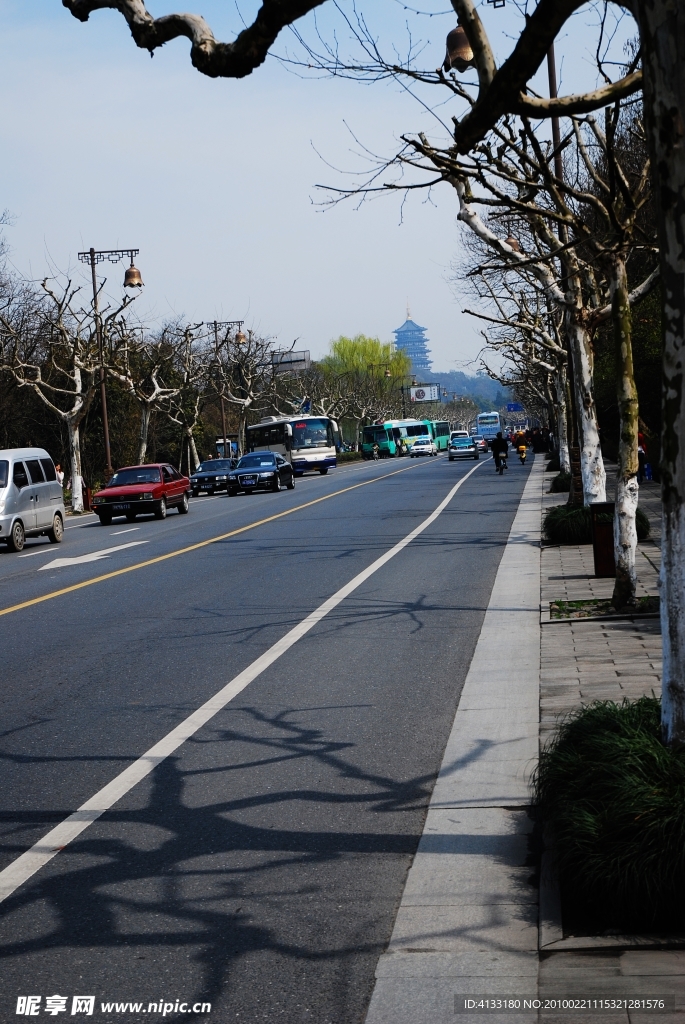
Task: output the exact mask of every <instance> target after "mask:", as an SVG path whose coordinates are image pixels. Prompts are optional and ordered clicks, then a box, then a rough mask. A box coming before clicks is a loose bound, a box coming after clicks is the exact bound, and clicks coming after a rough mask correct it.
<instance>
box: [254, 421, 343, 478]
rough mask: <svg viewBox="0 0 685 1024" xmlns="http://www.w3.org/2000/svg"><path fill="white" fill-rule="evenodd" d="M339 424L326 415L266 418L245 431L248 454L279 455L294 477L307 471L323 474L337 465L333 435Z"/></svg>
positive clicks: (336, 431)
mask: <svg viewBox="0 0 685 1024" xmlns="http://www.w3.org/2000/svg"><path fill="white" fill-rule="evenodd" d="M337 433H339V431H338V424H337V423H336V422H335V420H332V419H330V418H329V417H328V416H265V417H264V418H263V419H262V420H261V421H260V422H259V423H256V424H255V425H254V426H253V427H248V428H247V430H246V447H247V450H248V452H259V451H271V452H278V453H279V455H282V456H283V458H284V459H287V460H288V462H289V463H290V464H291V466H292V467H293V470H294V471H295V476H302V474H303V473H304V472H306V471H307V470H308V469H315V470H318V472H319V473H321V474H322V475H324V474H325V473H327V472H328V470H329V469H330V468H331V467H332V466H333V467H335V466H336V465H337V458H336V444H335V434H337Z"/></svg>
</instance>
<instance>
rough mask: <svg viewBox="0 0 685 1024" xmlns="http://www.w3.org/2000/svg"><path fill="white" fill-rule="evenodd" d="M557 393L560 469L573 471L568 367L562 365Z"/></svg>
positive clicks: (563, 471)
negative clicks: (569, 433)
mask: <svg viewBox="0 0 685 1024" xmlns="http://www.w3.org/2000/svg"><path fill="white" fill-rule="evenodd" d="M555 390H556V393H557V434H558V440H559V469H560V470H561V472H562V473H570V472H571V456H570V455H569V450H568V406H567V404H566V369H565V368H564V367H561V368H560V369H559V372H558V373H557V379H556V382H555Z"/></svg>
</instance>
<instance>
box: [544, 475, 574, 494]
mask: <svg viewBox="0 0 685 1024" xmlns="http://www.w3.org/2000/svg"><path fill="white" fill-rule="evenodd" d="M549 489H550V491H551V492H552V493H554V494H564V493H567V492H568V491H570V490H571V474H570V473H558V474H557V475H556V476H555V477H554V479H553V480H552V483H551V484H550V485H549Z"/></svg>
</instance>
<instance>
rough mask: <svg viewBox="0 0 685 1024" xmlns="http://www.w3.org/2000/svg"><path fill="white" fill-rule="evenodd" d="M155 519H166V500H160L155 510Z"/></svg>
mask: <svg viewBox="0 0 685 1024" xmlns="http://www.w3.org/2000/svg"><path fill="white" fill-rule="evenodd" d="M155 519H166V498H160V500H159V504H158V505H157V508H156V509H155Z"/></svg>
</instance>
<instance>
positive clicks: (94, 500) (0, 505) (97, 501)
mask: <svg viewBox="0 0 685 1024" xmlns="http://www.w3.org/2000/svg"><path fill="white" fill-rule="evenodd" d="M103 500H104V499H103V498H101V497H100V496H99V495H97V494H96V495H95V497H94V498H91V504H92V505H99V504H100V503H101V502H102V501H103ZM4 507H5V502H4V501H0V512H2V510H3V509H4Z"/></svg>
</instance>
